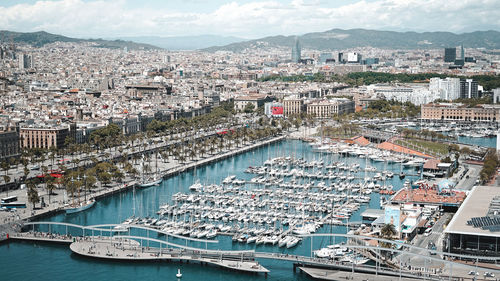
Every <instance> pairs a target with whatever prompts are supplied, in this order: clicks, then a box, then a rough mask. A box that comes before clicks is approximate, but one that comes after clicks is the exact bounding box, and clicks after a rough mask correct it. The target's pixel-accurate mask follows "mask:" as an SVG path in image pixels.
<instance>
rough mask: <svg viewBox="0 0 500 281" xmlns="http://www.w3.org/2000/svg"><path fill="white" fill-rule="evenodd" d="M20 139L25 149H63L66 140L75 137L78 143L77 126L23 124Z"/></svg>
mask: <svg viewBox="0 0 500 281" xmlns="http://www.w3.org/2000/svg"><path fill="white" fill-rule="evenodd" d="M19 137H20V139H21V146H22V147H23V148H43V149H50V148H51V147H55V148H62V147H64V144H65V140H66V138H68V137H73V139H74V140H75V141H76V124H75V123H69V124H61V125H49V124H31V125H24V124H23V125H21V126H20V129H19Z"/></svg>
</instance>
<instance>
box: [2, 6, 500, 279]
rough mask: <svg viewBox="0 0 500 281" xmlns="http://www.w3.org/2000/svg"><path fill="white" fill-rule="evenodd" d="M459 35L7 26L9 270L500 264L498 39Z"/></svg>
mask: <svg viewBox="0 0 500 281" xmlns="http://www.w3.org/2000/svg"><path fill="white" fill-rule="evenodd" d="M1 14H2V11H1V10H0V15H1ZM0 27H1V28H3V26H2V22H1V21H0ZM349 32H351V31H349ZM352 32H354V31H352ZM357 32H359V30H358V31H357ZM366 32H369V30H366ZM373 32H374V33H373V34H379V33H375V32H376V31H373ZM377 32H378V31H377ZM491 32H496V31H491ZM496 33H498V32H496ZM325 34H326V35H329V36H330V37H328V36H326V35H325ZM415 34H416V35H414V36H418V38H420V36H424V35H425V36H430V35H428V34H423V33H415ZM321 36H323V37H321V38H327V37H328V38H330V39H331V38H334V39H335V40H338V38H340V40H344V39H345V38H347V37H349V36H351V37H353V36H354V35H348V31H346V34H341V32H340V31H335V32H334V31H329V33H328V32H325V33H321ZM380 36H382V35H380ZM394 36H396V35H394ZM398 36H402V35H398ZM439 36H441V35H439ZM442 36H444V35H442ZM453 36H456V37H457V38H460V36H463V38H462V39H463V40H460V41H450V43H448V44H442V43H440V44H437V43H432V42H431V41H432V40H431V39H429V40H420V41H418V42H416V43H414V42H413V41H412V43H411V44H416V45H417V46H419V47H417V48H414V47H408V48H403V47H398V45H395V46H396V47H394V48H389V47H378V46H382V45H380V44H382V43H380V42H379V41H377V39H376V38H375V36H374V38H375V39H373V38H371V39H367V40H372V41H371V42H372V43H371V44H368V45H366V44H364V43H361V41H356V42H358V43H356V44H358V45H357V46H356V47H350V48H344V47H338V46H336V45H334V44H330V45H328V44H327V43H324V42H323V41H318V42H321V44H322V45H320V44H319V43H317V44H316V43H314V42H313V41H312V39H311V38H312V37H311V35H309V34H305V35H301V36H295V35H293V36H282V37H283V38H286V41H285V39H283V38H281V37H279V39H280V40H281V41H279V40H278V39H272V38H271V39H269V37H266V38H262V39H256V40H247V41H243V40H242V41H241V42H236V41H235V42H231V43H230V44H229V43H228V44H225V46H216V45H213V46H212V45H211V46H209V47H208V48H205V49H203V48H193V49H186V50H174V49H169V48H162V47H157V46H155V45H154V44H152V43H151V44H149V43H144V42H139V41H138V43H136V42H131V41H134V40H131V41H126V40H121V39H120V40H103V39H98V40H93V39H92V40H90V39H88V40H87V39H85V40H84V39H75V38H69V37H64V36H60V35H55V34H50V33H46V32H35V33H19V32H17V33H16V32H9V31H5V30H3V31H0V168H1V171H0V172H1V173H2V174H1V177H0V198H1V204H0V253H2V254H1V255H0V256H1V258H0V263H2V264H5V265H6V267H5V270H3V271H2V272H1V273H0V276H2V277H0V279H2V280H3V278H6V279H13V278H20V279H21V280H29V279H35V278H38V277H37V276H39V275H43V276H45V275H47V276H46V277H40V278H41V280H45V279H47V278H49V276H50V278H51V279H50V280H67V279H70V278H71V279H74V280H86V279H85V278H86V277H85V276H86V273H84V274H83V275H82V274H81V273H82V272H88V273H91V271H95V272H97V273H96V279H98V280H100V279H104V278H107V279H112V280H114V279H121V280H131V279H130V278H133V279H134V280H135V279H137V278H144V279H148V280H160V279H165V278H174V277H175V278H177V279H178V280H180V279H181V278H182V279H184V280H186V279H187V280H196V279H200V278H201V279H203V280H247V279H257V278H262V279H265V278H267V279H271V280H345V279H353V280H360V281H362V280H363V281H364V280H387V279H390V280H415V279H423V280H436V281H437V280H445V279H448V280H467V279H470V280H476V279H481V278H483V279H485V280H497V279H496V276H498V275H499V274H500V269H499V268H498V265H497V264H498V262H499V261H500V254H499V251H500V245H499V243H498V238H499V237H500V215H499V212H500V189H499V188H498V186H499V183H500V178H499V177H498V175H499V172H500V160H499V158H498V157H499V149H500V131H499V122H500V52H499V50H500V47H498V46H497V45H495V44H497V43H495V42H497V41H495V40H497V39H495V40H494V39H493V38H490V37H486V39H485V40H486V42H489V43H488V44H490V45H487V44H486V45H484V46H482V45H481V42H482V41H481V42H480V40H482V39H480V36H479V35H477V36H476V37H474V38H476V40H477V41H474V42H473V43H471V42H472V41H470V40H469V39H467V40H466V38H465V36H466V34H458V35H457V34H453ZM467 36H468V35H467ZM485 36H486V35H485ZM488 36H489V35H488ZM365 37H366V38H370V36H368V35H366V36H365ZM429 38H431V37H429ZM447 38H448V39H449V38H451V35H449V36H448V37H447ZM490 39H491V40H490ZM178 40H180V39H178ZM273 40H274V41H273ZM325 40H326V39H325ZM449 40H451V39H449ZM488 40H490V41H488ZM414 41H415V40H414ZM283 42H284V43H283ZM311 42H313V43H311ZM325 42H326V41H325ZM325 44H326V45H325ZM346 44H347V43H346ZM377 44H378V45H377ZM400 44H403V43H401V42H400ZM408 44H410V43H408ZM325 46H326V47H325ZM61 245H62V246H61ZM68 246H69V247H68ZM117 261H118V262H117ZM138 261H140V262H138ZM160 261H161V263H160ZM50 265H52V267H51V266H50ZM50 268H52V269H50ZM79 268H81V270H82V271H81V272H80V274H78V275H77V274H76V272H72V271H71V270H73V269H74V270H76V271H78V269H79ZM51 270H53V272H61V273H60V276H58V277H55V276H54V274H53V272H52V271H51Z"/></svg>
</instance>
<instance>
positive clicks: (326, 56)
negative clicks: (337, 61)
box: [318, 53, 333, 63]
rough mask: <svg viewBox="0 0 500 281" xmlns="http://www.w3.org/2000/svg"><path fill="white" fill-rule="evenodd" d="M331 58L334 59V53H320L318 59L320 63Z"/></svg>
mask: <svg viewBox="0 0 500 281" xmlns="http://www.w3.org/2000/svg"><path fill="white" fill-rule="evenodd" d="M331 59H333V55H332V53H321V54H320V55H319V60H318V61H319V62H320V63H326V61H327V60H331Z"/></svg>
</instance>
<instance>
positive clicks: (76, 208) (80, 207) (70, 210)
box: [64, 198, 95, 214]
mask: <svg viewBox="0 0 500 281" xmlns="http://www.w3.org/2000/svg"><path fill="white" fill-rule="evenodd" d="M94 204H95V200H94V198H91V199H89V200H87V201H85V202H81V203H74V204H67V205H65V206H64V210H65V211H66V214H74V213H78V212H82V211H85V210H87V209H90V208H91V207H92V206H94Z"/></svg>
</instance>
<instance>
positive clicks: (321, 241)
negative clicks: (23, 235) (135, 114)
mask: <svg viewBox="0 0 500 281" xmlns="http://www.w3.org/2000/svg"><path fill="white" fill-rule="evenodd" d="M276 156H295V157H303V158H305V159H309V160H313V159H320V158H322V159H325V160H327V161H326V162H330V161H339V160H340V161H344V162H347V163H359V164H360V166H361V168H364V167H365V161H366V160H365V159H362V158H354V157H340V156H338V155H331V154H326V153H319V152H313V151H312V149H311V147H310V146H309V145H308V144H306V143H302V142H300V141H283V142H281V143H277V144H272V145H269V146H265V147H261V148H259V149H256V150H254V151H251V152H247V153H245V154H241V155H238V156H235V157H233V158H229V159H226V160H223V161H220V162H218V163H214V164H211V165H208V166H205V167H202V168H199V169H197V170H196V171H189V172H185V173H183V174H180V175H178V176H175V177H172V178H169V179H167V180H164V181H163V182H162V184H161V185H160V186H158V187H151V188H147V189H139V190H136V193H135V215H136V216H141V217H143V216H156V211H158V208H159V206H160V205H163V204H165V203H170V202H171V199H172V194H174V193H177V192H189V191H188V187H189V186H190V185H191V184H192V183H194V182H195V181H196V180H197V179H200V181H201V182H202V183H207V184H209V183H220V182H221V181H222V179H224V178H225V177H227V176H228V175H232V174H234V175H237V177H238V178H242V179H247V180H249V179H251V178H252V177H253V176H254V175H252V174H246V173H244V170H245V169H246V168H247V167H248V166H258V165H262V164H263V162H264V161H265V160H266V159H268V158H272V157H276ZM368 164H369V165H371V166H375V167H377V168H378V169H380V170H382V169H386V170H393V171H394V172H395V173H396V174H397V173H399V172H400V169H401V166H400V164H384V163H382V162H371V161H368ZM403 170H404V171H405V172H406V173H407V174H416V170H414V169H413V168H408V169H405V168H403ZM363 173H364V172H361V173H360V175H358V176H360V177H363ZM406 179H410V180H411V179H413V180H414V179H416V177H411V176H407V178H406ZM388 184H392V185H393V186H394V188H395V189H399V188H401V186H402V182H401V180H400V179H399V178H398V177H397V176H395V177H394V178H392V179H390V180H388ZM371 197H372V199H373V200H372V201H371V202H370V203H369V205H364V206H362V207H361V208H360V210H358V211H357V212H356V213H354V215H353V216H352V217H351V221H359V220H360V213H362V212H363V211H364V210H365V209H366V208H379V198H380V195H379V194H378V193H372V194H371ZM133 199H134V196H133V192H132V191H130V192H124V193H121V194H117V195H114V196H110V197H107V198H104V199H102V200H99V201H98V202H97V203H96V204H95V206H94V207H93V208H91V209H89V210H87V211H85V212H82V213H77V214H73V215H65V214H60V215H56V216H53V217H50V218H45V219H44V220H50V221H60V222H70V223H75V224H80V225H95V224H106V223H120V222H122V221H123V220H124V219H126V218H128V217H130V216H132V215H133V214H134V207H133V206H134V200H133ZM51 230H52V232H61V233H64V232H65V231H66V229H65V228H63V227H60V228H52V229H51ZM69 232H71V233H73V234H80V233H81V231H79V230H72V229H69ZM318 232H335V233H345V232H346V228H345V227H333V229H332V228H330V227H329V226H324V227H323V228H321V229H320V230H319V231H318ZM88 234H90V233H88ZM142 234H144V233H142ZM150 236H151V237H154V238H156V237H155V236H153V235H151V234H150ZM163 239H165V238H163ZM217 239H218V240H219V243H218V244H214V245H208V248H210V249H234V250H240V249H255V250H256V251H272V252H282V253H290V254H300V255H307V256H309V255H311V246H310V245H311V242H310V240H309V238H307V239H305V240H304V241H302V242H301V244H299V246H298V247H296V248H292V249H282V248H278V247H276V246H270V245H259V246H255V245H254V244H250V245H247V244H239V243H232V241H231V238H230V237H226V236H218V237H217ZM171 241H172V242H176V243H181V241H180V240H178V239H172V240H171ZM341 241H342V240H341V239H337V240H331V239H330V238H315V239H314V240H313V249H314V250H315V249H318V248H321V247H324V246H326V245H328V244H331V243H339V242H341ZM150 245H151V246H154V244H150ZM190 245H191V246H197V247H203V248H205V245H204V244H197V243H193V244H190ZM260 262H261V263H262V264H263V265H264V266H265V267H266V268H267V269H269V270H270V271H271V272H270V273H269V275H268V277H267V279H268V280H309V278H308V277H307V276H306V275H304V274H298V273H297V274H295V273H293V270H292V264H291V263H289V262H277V261H270V260H261V261H260ZM0 264H1V265H2V272H1V276H2V277H1V278H0V280H14V279H15V280H72V281H77V280H104V279H107V280H174V279H175V273H176V272H177V268H181V270H182V272H183V277H182V280H249V279H259V278H260V279H265V277H264V275H262V274H261V275H253V274H246V273H240V272H235V271H230V270H226V269H221V268H218V267H214V266H201V265H199V264H180V263H167V262H152V263H135V262H131V263H130V262H111V261H106V260H94V259H89V258H83V257H79V256H77V255H75V254H72V253H71V251H70V250H69V249H68V247H67V246H64V245H63V246H61V245H53V244H47V243H28V242H23V243H20V242H15V243H8V244H4V245H0ZM5 269H7V270H5Z"/></svg>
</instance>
